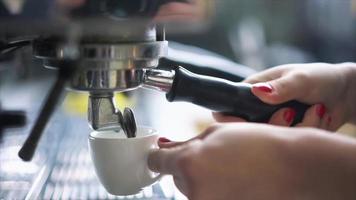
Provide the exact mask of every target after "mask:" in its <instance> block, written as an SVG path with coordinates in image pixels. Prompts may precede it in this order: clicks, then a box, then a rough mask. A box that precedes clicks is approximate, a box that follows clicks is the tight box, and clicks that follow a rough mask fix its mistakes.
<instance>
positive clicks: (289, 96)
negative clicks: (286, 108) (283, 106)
mask: <svg viewBox="0 0 356 200" xmlns="http://www.w3.org/2000/svg"><path fill="white" fill-rule="evenodd" d="M302 76H303V75H286V76H283V77H280V78H278V79H274V80H271V81H268V82H263V83H256V84H254V85H252V93H253V94H254V95H256V96H257V97H258V98H260V99H261V100H262V101H264V102H266V103H269V104H280V103H284V102H287V101H290V100H294V99H298V98H300V97H304V96H305V95H306V94H305V91H307V88H308V83H307V81H306V79H305V78H304V79H303V78H300V80H298V79H299V78H298V77H302ZM304 80H305V81H304Z"/></svg>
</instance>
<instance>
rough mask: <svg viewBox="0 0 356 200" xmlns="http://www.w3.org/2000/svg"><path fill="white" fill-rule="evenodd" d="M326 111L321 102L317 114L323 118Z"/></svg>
mask: <svg viewBox="0 0 356 200" xmlns="http://www.w3.org/2000/svg"><path fill="white" fill-rule="evenodd" d="M325 112H326V107H325V106H324V104H320V105H318V106H317V107H316V114H317V115H318V116H319V117H320V118H323V117H324V114H325Z"/></svg>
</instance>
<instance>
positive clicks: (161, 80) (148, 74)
mask: <svg viewBox="0 0 356 200" xmlns="http://www.w3.org/2000/svg"><path fill="white" fill-rule="evenodd" d="M174 75H175V72H174V71H173V70H172V71H166V70H157V69H150V70H146V71H145V75H144V78H143V87H146V88H150V89H154V90H160V91H163V92H169V91H170V90H171V87H172V84H173V80H174Z"/></svg>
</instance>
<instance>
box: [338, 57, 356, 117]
mask: <svg viewBox="0 0 356 200" xmlns="http://www.w3.org/2000/svg"><path fill="white" fill-rule="evenodd" d="M339 65H341V67H342V68H343V73H344V76H345V80H346V86H345V87H346V89H345V92H346V105H347V108H348V110H349V113H348V116H349V117H348V122H351V123H354V124H356V106H355V104H356V88H355V87H356V63H351V62H348V63H341V64H339Z"/></svg>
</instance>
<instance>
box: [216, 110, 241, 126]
mask: <svg viewBox="0 0 356 200" xmlns="http://www.w3.org/2000/svg"><path fill="white" fill-rule="evenodd" d="M213 118H214V119H215V120H216V121H217V122H220V123H226V122H246V120H244V119H242V118H240V117H234V116H230V115H225V114H223V113H219V112H213Z"/></svg>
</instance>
